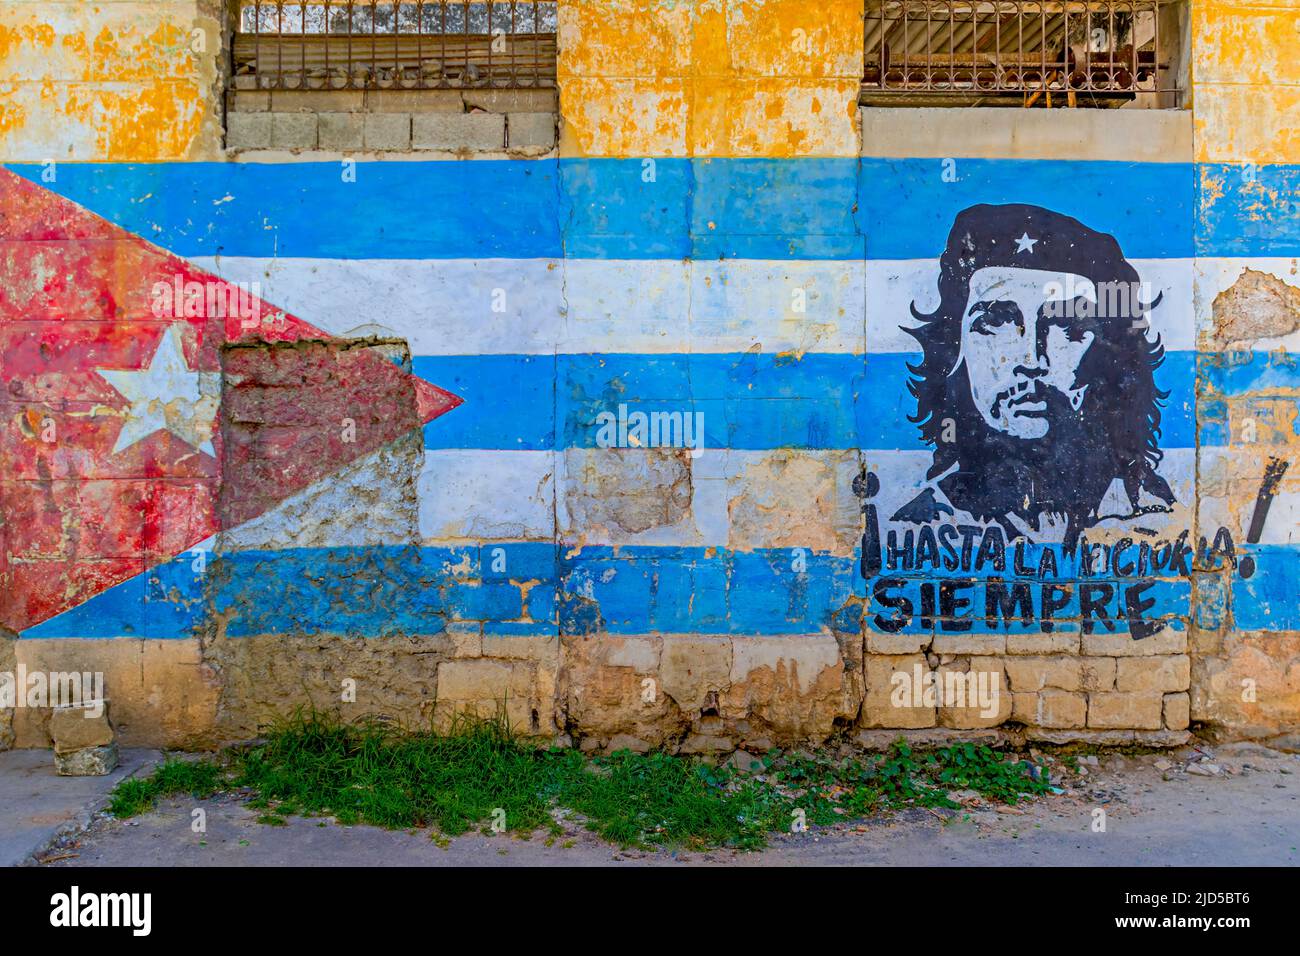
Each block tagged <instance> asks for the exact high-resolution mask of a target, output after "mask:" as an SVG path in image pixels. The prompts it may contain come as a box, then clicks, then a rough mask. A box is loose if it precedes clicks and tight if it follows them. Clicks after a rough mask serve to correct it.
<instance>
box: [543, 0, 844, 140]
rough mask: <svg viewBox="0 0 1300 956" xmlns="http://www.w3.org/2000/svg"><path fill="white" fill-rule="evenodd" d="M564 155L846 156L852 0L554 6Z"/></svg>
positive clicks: (636, 0) (659, 0) (623, 1)
mask: <svg viewBox="0 0 1300 956" xmlns="http://www.w3.org/2000/svg"><path fill="white" fill-rule="evenodd" d="M559 47H560V55H559V64H558V75H559V83H560V109H561V112H562V113H563V116H564V136H563V139H562V142H561V152H562V154H563V155H567V156H765V157H793V156H854V155H856V154H857V152H858V127H857V98H858V90H859V87H860V83H861V72H862V2H861V0H825V2H820V3H809V2H807V0H568V2H565V0H561V3H560V10H559Z"/></svg>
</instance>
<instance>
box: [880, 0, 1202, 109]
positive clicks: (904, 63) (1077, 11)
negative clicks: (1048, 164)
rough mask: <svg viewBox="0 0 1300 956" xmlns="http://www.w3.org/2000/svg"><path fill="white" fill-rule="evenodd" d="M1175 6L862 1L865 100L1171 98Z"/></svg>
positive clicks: (1108, 1) (1118, 0) (1118, 1)
mask: <svg viewBox="0 0 1300 956" xmlns="http://www.w3.org/2000/svg"><path fill="white" fill-rule="evenodd" d="M1178 2H1179V0H867V3H866V10H865V33H866V36H865V45H864V52H865V57H864V59H865V69H864V73H863V84H862V92H863V101H864V102H872V101H878V102H882V103H886V104H887V102H888V101H889V100H890V98H894V99H895V101H896V100H897V98H898V97H900V96H910V97H911V98H912V99H913V100H915V101H918V102H925V101H926V100H936V101H939V102H943V101H949V102H951V101H954V100H957V101H961V102H964V103H972V104H974V103H980V102H989V101H994V100H998V99H1001V100H1003V101H1007V102H1017V103H1019V104H1020V105H1025V106H1034V105H1039V106H1052V105H1056V106H1107V105H1121V104H1122V103H1123V102H1124V101H1127V100H1132V99H1134V98H1135V97H1136V96H1137V95H1138V94H1142V93H1162V94H1163V93H1168V94H1174V93H1176V92H1177V91H1176V79H1177V78H1176V75H1175V71H1174V70H1173V69H1172V68H1171V64H1170V61H1171V51H1170V49H1169V48H1168V47H1167V46H1166V44H1167V43H1169V41H1176V40H1177V32H1178V31H1177V26H1176V24H1177V20H1176V11H1175V10H1174V8H1175V7H1176V5H1177V3H1178ZM1171 14H1174V15H1175V19H1172V20H1171V18H1170V15H1171ZM1162 34H1163V35H1162ZM1169 34H1174V35H1173V36H1169ZM1168 105H1173V104H1172V103H1170V104H1168Z"/></svg>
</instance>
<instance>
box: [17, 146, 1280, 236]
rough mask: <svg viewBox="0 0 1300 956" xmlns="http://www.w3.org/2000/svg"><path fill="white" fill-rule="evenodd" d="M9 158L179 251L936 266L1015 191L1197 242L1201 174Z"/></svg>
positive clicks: (1104, 169) (1141, 167) (856, 165)
mask: <svg viewBox="0 0 1300 956" xmlns="http://www.w3.org/2000/svg"><path fill="white" fill-rule="evenodd" d="M651 162H652V163H653V165H652V166H647V165H646V164H647V163H651ZM9 168H10V169H12V170H13V171H14V172H16V173H18V174H19V175H22V176H25V177H27V178H28V179H30V180H32V181H34V182H37V183H39V184H40V185H42V186H44V187H45V188H48V189H51V190H53V191H55V192H57V193H58V194H60V195H62V196H65V197H67V198H68V199H71V200H73V201H74V202H77V203H79V204H81V205H83V206H85V207H86V208H88V209H90V210H91V211H93V212H96V213H98V214H99V215H101V216H104V217H105V218H107V219H109V220H110V221H112V222H115V223H117V224H118V225H120V226H122V227H124V228H126V229H128V230H130V231H132V232H135V233H137V234H139V235H141V236H144V237H145V238H146V239H149V240H150V241H152V242H155V243H157V244H159V245H161V246H163V247H164V248H167V249H169V250H171V251H172V252H175V253H176V254H178V255H181V256H211V255H217V254H221V255H227V256H258V257H272V256H302V257H320V258H342V259H387V258H391V259H438V258H463V259H474V258H489V257H501V258H562V257H564V256H568V257H570V258H598V259H599V258H634V259H658V258H669V259H684V258H691V257H694V258H717V257H724V258H761V259H841V260H857V259H861V258H862V257H863V256H864V255H865V256H867V257H868V258H872V259H900V258H901V259H907V258H926V257H933V256H937V255H939V254H940V253H941V252H942V251H943V249H944V246H945V244H946V240H947V234H948V230H949V228H950V227H951V225H952V221H953V217H954V216H955V214H956V213H957V212H958V211H959V210H961V209H962V208H965V207H966V206H969V205H971V204H973V203H998V202H1013V201H1014V202H1030V203H1038V204H1040V205H1044V206H1047V207H1049V208H1052V209H1056V210H1059V211H1061V212H1064V213H1066V214H1069V215H1072V216H1076V217H1078V218H1079V219H1081V220H1082V221H1084V222H1085V223H1087V224H1088V225H1090V226H1092V227H1093V228H1096V229H1100V230H1103V231H1106V232H1110V233H1112V234H1113V235H1115V237H1116V238H1117V239H1118V240H1119V242H1120V244H1121V246H1122V247H1123V249H1124V251H1125V254H1126V255H1128V256H1130V257H1137V258H1174V257H1186V256H1190V255H1191V254H1192V250H1193V238H1192V237H1193V233H1194V229H1193V221H1192V211H1193V201H1194V200H1193V197H1194V170H1193V167H1192V166H1190V165H1187V164H1178V163H1106V162H1082V161H1080V162H1073V161H1064V160H974V159H963V160H958V161H957V162H956V166H955V168H954V172H955V176H956V179H955V180H953V181H947V180H946V179H945V167H944V165H943V161H942V160H937V159H905V160H887V159H871V158H867V159H861V160H859V159H854V158H844V159H693V160H692V159H657V160H653V161H650V160H616V159H594V160H584V159H565V160H483V161H476V162H403V163H392V162H374V163H358V164H356V166H355V179H354V180H353V179H351V178H345V177H344V175H343V172H344V170H343V169H342V168H341V167H340V165H339V164H338V163H333V162H306V163H153V164H115V163H114V164H109V163H69V164H60V165H59V167H58V171H57V178H56V180H55V181H54V182H52V183H46V182H42V181H41V175H42V173H43V172H44V171H45V170H44V167H41V166H35V165H23V164H19V165H12V166H10V167H9ZM1270 175H1274V174H1270ZM1286 175H1289V174H1284V173H1281V172H1279V173H1277V174H1276V176H1280V177H1282V178H1281V179H1280V180H1279V181H1280V182H1282V181H1287V180H1286ZM1232 197H1237V198H1235V199H1234V198H1232ZM1251 201H1252V200H1251V194H1250V193H1249V192H1247V193H1239V192H1234V193H1232V195H1231V196H1230V197H1227V198H1223V199H1220V200H1218V201H1217V202H1216V203H1215V204H1214V206H1213V208H1212V210H1211V212H1212V213H1213V216H1215V217H1220V218H1222V217H1224V216H1227V215H1230V214H1232V213H1230V212H1229V210H1230V209H1233V210H1237V212H1236V213H1235V214H1236V215H1241V214H1242V213H1243V212H1244V211H1246V210H1247V209H1248V208H1250V207H1249V205H1248V204H1249V203H1250V202H1251ZM1243 203H1246V204H1247V205H1245V206H1243V205H1242V204H1243ZM1275 218H1276V217H1275ZM1215 221H1219V220H1218V219H1216V220H1215ZM1278 228H1283V227H1282V226H1281V225H1278V226H1276V227H1274V230H1275V231H1276V229H1278ZM1289 228H1291V229H1293V230H1295V229H1300V226H1294V225H1293V226H1291V227H1289ZM1270 234H1271V233H1270ZM1216 235H1217V233H1216ZM1216 242H1217V239H1215V238H1214V236H1211V237H1210V240H1209V242H1208V244H1207V245H1206V247H1205V248H1204V249H1202V250H1201V254H1203V255H1210V254H1216V251H1215V250H1216V249H1218V248H1220V247H1219V246H1217V245H1216ZM1229 247H1231V248H1234V249H1235V248H1236V246H1235V245H1232V241H1229V245H1228V246H1225V247H1224V248H1229ZM1234 254H1243V253H1234ZM1272 254H1281V253H1276V252H1274V253H1272Z"/></svg>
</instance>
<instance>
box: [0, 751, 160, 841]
mask: <svg viewBox="0 0 1300 956" xmlns="http://www.w3.org/2000/svg"><path fill="white" fill-rule="evenodd" d="M160 757H161V755H160V754H159V753H158V751H156V750H123V751H122V752H121V760H122V762H121V764H120V765H119V766H118V768H117V769H116V770H114V771H113V772H112V773H111V774H109V775H108V776H106V777H60V776H59V775H58V774H56V773H55V772H54V754H53V753H52V752H50V751H49V750H7V751H5V752H3V753H0V807H3V808H4V809H3V812H0V866H21V865H23V864H24V863H27V862H29V861H30V859H31V856H32V854H33V853H35V852H36V851H38V850H41V849H43V848H45V847H46V846H48V845H49V844H50V843H51V842H53V841H54V840H56V839H58V838H59V837H60V836H61V835H63V834H65V833H71V832H75V831H77V830H82V829H85V828H86V827H88V826H90V823H91V821H92V819H93V817H94V815H95V813H96V811H98V810H100V809H102V808H103V807H104V806H105V805H106V804H107V803H108V796H109V794H110V793H111V792H112V790H113V788H114V787H115V786H117V784H118V783H119V782H120V781H122V780H125V779H126V778H127V777H133V776H135V775H136V774H137V773H139V772H140V771H142V770H145V769H147V768H149V767H152V766H153V765H154V764H155V763H156V762H157V761H158V760H159V758H160Z"/></svg>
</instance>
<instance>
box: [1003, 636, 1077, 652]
mask: <svg viewBox="0 0 1300 956" xmlns="http://www.w3.org/2000/svg"><path fill="white" fill-rule="evenodd" d="M1007 653H1008V654H1078V653H1079V635H1078V634H1072V633H1069V632H1066V633H1053V634H1008V635H1007Z"/></svg>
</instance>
